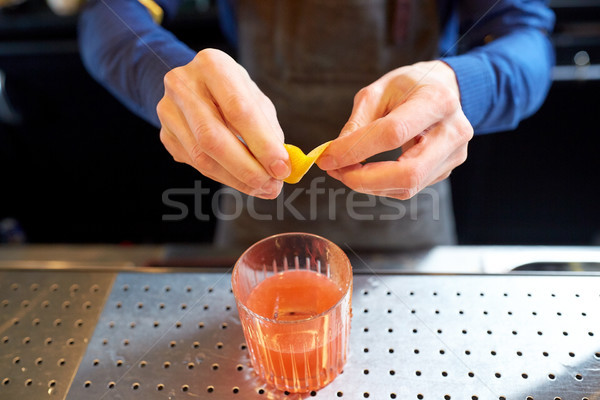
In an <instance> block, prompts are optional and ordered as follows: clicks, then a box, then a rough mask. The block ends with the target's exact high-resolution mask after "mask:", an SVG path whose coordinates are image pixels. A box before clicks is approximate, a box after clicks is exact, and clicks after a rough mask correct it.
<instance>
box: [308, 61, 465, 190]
mask: <svg viewBox="0 0 600 400" xmlns="http://www.w3.org/2000/svg"><path fill="white" fill-rule="evenodd" d="M472 137H473V128H472V127H471V124H470V123H469V121H468V120H467V118H466V117H465V115H464V113H463V111H462V109H461V105H460V92H459V88H458V83H457V81H456V76H455V74H454V71H453V70H452V68H450V67H449V66H448V65H447V64H445V63H444V62H442V61H429V62H422V63H417V64H414V65H410V66H406V67H401V68H398V69H396V70H393V71H391V72H389V73H388V74H386V75H384V76H383V77H381V78H380V79H378V80H377V81H375V82H374V83H372V84H371V85H369V86H367V87H365V88H363V89H361V90H360V91H359V92H358V93H357V95H356V96H355V98H354V107H353V110H352V114H351V116H350V118H349V120H348V122H347V123H346V124H345V126H344V128H343V129H342V131H341V133H340V136H339V137H338V138H337V139H336V140H334V141H333V142H332V143H331V145H330V146H329V147H328V149H327V150H326V151H325V153H324V154H323V156H322V157H321V158H320V159H319V160H318V161H317V164H318V165H319V167H320V168H322V169H324V170H326V171H327V172H328V174H329V175H330V176H332V177H333V178H335V179H338V180H340V181H342V182H343V183H344V184H345V185H347V186H348V187H350V188H351V189H353V190H356V191H358V192H363V193H368V194H374V195H379V196H387V197H394V198H398V199H408V198H411V197H412V196H414V195H415V194H417V193H418V192H419V191H420V190H422V189H423V188H425V187H427V186H429V185H432V184H434V183H436V182H439V181H441V180H443V179H445V178H447V177H448V176H449V175H450V173H451V171H452V170H453V169H454V168H456V167H457V166H458V165H460V164H462V163H463V162H464V161H465V160H466V158H467V144H468V142H469V140H471V138H472ZM399 147H402V150H403V151H402V155H401V156H400V157H399V158H398V159H397V160H393V161H380V162H370V163H365V164H362V163H361V161H364V160H366V159H368V158H369V157H372V156H374V155H376V154H379V153H382V152H385V151H390V150H394V149H398V148H399Z"/></svg>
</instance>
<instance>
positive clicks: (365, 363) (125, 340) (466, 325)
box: [68, 273, 600, 400]
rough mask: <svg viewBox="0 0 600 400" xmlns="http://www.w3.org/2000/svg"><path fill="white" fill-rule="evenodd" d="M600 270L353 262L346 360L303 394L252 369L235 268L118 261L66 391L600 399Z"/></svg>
mask: <svg viewBox="0 0 600 400" xmlns="http://www.w3.org/2000/svg"><path fill="white" fill-rule="evenodd" d="M599 284H600V278H598V277H574V276H519V275H508V276H479V275H473V276H469V275H465V276H442V275H439V276H419V275H407V276H403V275H386V276H369V275H356V276H355V281H354V288H355V292H354V298H353V309H354V316H353V321H352V334H351V343H350V355H349V361H348V363H347V366H346V368H345V371H344V373H343V374H342V375H341V376H339V377H338V378H337V379H336V380H335V381H334V382H333V383H331V384H330V385H329V386H327V387H325V388H324V389H322V390H320V391H318V392H315V393H308V394H305V395H294V394H285V393H281V392H278V391H275V390H273V389H271V388H269V387H267V386H265V385H264V384H263V383H262V382H261V381H260V380H259V379H258V378H257V377H256V376H255V374H254V373H253V370H252V368H251V366H250V365H249V358H248V353H247V350H246V348H245V345H244V339H243V335H242V331H241V327H240V325H239V320H238V317H237V311H236V309H235V302H234V299H233V295H232V294H231V291H230V275H228V274H218V273H215V274H209V273H205V274H160V275H151V274H136V273H122V274H120V275H119V276H118V278H117V280H116V282H115V285H114V287H113V291H112V293H111V295H110V298H109V299H108V301H107V304H106V307H105V309H104V312H103V314H102V316H101V318H100V321H99V324H98V327H97V329H96V331H95V333H94V336H93V339H92V341H91V343H90V345H89V347H88V351H87V353H86V355H85V357H84V359H83V360H82V363H81V366H80V369H79V371H78V373H77V376H76V378H75V379H74V381H73V385H72V387H71V390H70V392H69V394H68V399H83V398H89V399H130V398H144V399H177V398H182V399H183V398H203V399H211V398H212V399H236V398H240V399H300V398H312V397H314V398H319V399H333V398H346V399H364V398H372V399H390V398H391V399H440V400H441V399H443V400H446V399H460V400H464V399H477V400H483V399H492V400H493V399H497V400H502V399H505V400H506V399H510V400H513V399H518V400H531V399H535V400H540V399H550V400H556V399H561V400H586V399H587V400H593V399H594V400H597V399H599V398H600V340H599V338H600V285H599Z"/></svg>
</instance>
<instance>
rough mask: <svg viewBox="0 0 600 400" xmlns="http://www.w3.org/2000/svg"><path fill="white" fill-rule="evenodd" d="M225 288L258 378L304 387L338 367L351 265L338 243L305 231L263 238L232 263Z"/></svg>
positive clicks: (318, 384) (344, 343) (323, 381)
mask: <svg viewBox="0 0 600 400" xmlns="http://www.w3.org/2000/svg"><path fill="white" fill-rule="evenodd" d="M232 287H233V293H234V296H235V298H236V303H237V307H238V312H239V315H240V320H241V323H242V328H243V330H244V336H245V338H246V342H247V344H248V350H249V352H250V358H251V361H252V365H253V367H254V369H255V371H256V372H257V374H258V375H259V376H261V377H262V378H263V379H264V380H265V381H267V382H268V383H271V384H273V385H274V386H275V387H276V388H277V389H280V390H287V391H289V392H307V391H311V390H317V389H320V388H322V387H323V386H325V385H327V384H328V383H330V382H331V381H332V380H333V379H334V378H335V377H336V376H337V375H338V374H339V373H340V372H341V371H342V368H343V367H344V364H345V362H346V354H347V351H348V338H349V334H350V318H351V297H352V267H351V265H350V262H349V260H348V258H347V257H346V255H345V254H344V252H343V251H342V250H341V249H340V248H339V247H338V246H336V245H335V244H334V243H332V242H330V241H328V240H327V239H324V238H322V237H319V236H316V235H311V234H305V233H286V234H280V235H275V236H271V237H269V238H266V239H263V240H262V241H260V242H258V243H256V244H254V245H253V246H252V247H250V248H249V249H248V250H246V252H245V253H244V254H243V255H242V256H241V257H240V259H239V260H238V261H237V263H236V265H235V268H234V270H233V274H232Z"/></svg>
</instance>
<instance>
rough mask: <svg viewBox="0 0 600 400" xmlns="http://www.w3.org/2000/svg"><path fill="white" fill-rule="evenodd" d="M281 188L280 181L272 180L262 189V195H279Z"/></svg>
mask: <svg viewBox="0 0 600 400" xmlns="http://www.w3.org/2000/svg"><path fill="white" fill-rule="evenodd" d="M279 187H280V184H279V182H278V181H276V180H274V179H270V180H269V181H268V182H267V183H265V184H264V185H263V186H262V187H261V188H260V191H261V194H263V195H267V196H269V195H271V196H272V195H276V194H277V193H279Z"/></svg>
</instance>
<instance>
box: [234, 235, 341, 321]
mask: <svg viewBox="0 0 600 400" xmlns="http://www.w3.org/2000/svg"><path fill="white" fill-rule="evenodd" d="M281 236H309V237H312V238H314V239H318V240H323V241H325V242H328V243H330V244H332V245H333V246H334V247H335V248H337V249H338V250H339V251H340V252H341V253H342V254H343V255H344V256H345V257H346V263H347V265H348V268H349V269H350V279H349V282H348V285H347V287H346V290H345V291H343V292H342V295H341V296H340V298H339V299H338V301H336V302H335V304H334V305H332V306H331V307H329V308H328V309H327V310H325V311H322V312H320V313H319V314H316V315H312V316H310V317H308V318H305V319H298V320H293V321H278V320H275V319H272V318H269V317H265V316H262V315H260V314H257V313H256V312H254V311H252V310H251V309H250V308H248V307H247V306H246V305H245V304H243V303H242V302H241V301H240V300H238V297H237V295H236V290H235V289H234V285H231V288H232V291H233V297H234V299H235V302H236V304H237V306H238V307H241V308H242V309H244V311H246V312H247V313H249V314H250V315H251V316H252V317H256V318H258V319H261V320H263V321H267V322H270V323H273V324H286V325H287V324H299V323H305V322H309V321H313V320H316V319H318V318H321V317H324V316H325V315H327V314H329V313H330V312H331V311H332V310H334V309H335V308H336V307H338V306H339V305H340V304H341V303H342V301H343V300H344V299H345V298H346V297H347V296H349V295H350V293H351V291H352V264H350V260H349V259H348V256H347V255H346V253H344V251H343V250H342V249H341V248H340V247H339V246H338V245H337V244H335V243H333V242H332V241H331V240H329V239H326V238H324V237H322V236H319V235H315V234H314V233H305V232H286V233H278V234H275V235H272V236H268V237H266V238H264V239H261V240H259V241H258V242H256V243H254V244H253V245H252V246H250V247H248V248H247V249H246V250H245V251H244V252H243V253H242V255H240V257H239V258H238V259H237V261H236V262H235V265H234V266H233V271H232V273H231V279H232V281H233V278H234V276H235V273H236V271H237V269H238V265H239V262H240V260H241V259H242V258H243V257H244V256H245V255H246V254H247V253H248V252H250V251H251V250H252V249H253V248H254V247H255V246H258V245H259V244H261V243H263V242H266V241H270V240H273V239H275V238H277V237H281ZM294 270H295V269H294Z"/></svg>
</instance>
